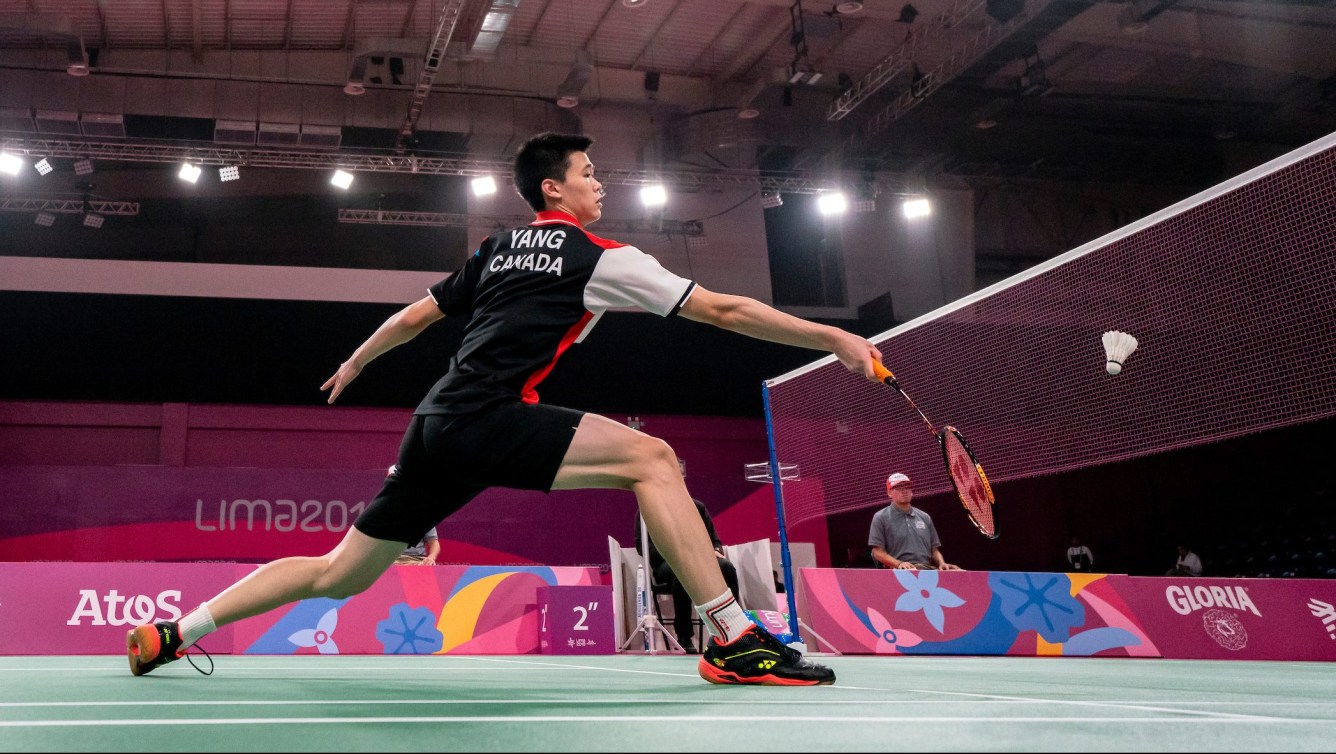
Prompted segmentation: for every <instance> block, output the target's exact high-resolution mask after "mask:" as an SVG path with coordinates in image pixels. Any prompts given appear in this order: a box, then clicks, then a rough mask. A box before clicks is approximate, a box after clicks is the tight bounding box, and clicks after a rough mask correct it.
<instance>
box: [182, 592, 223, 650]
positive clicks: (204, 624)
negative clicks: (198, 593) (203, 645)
mask: <svg viewBox="0 0 1336 754" xmlns="http://www.w3.org/2000/svg"><path fill="white" fill-rule="evenodd" d="M176 627H177V630H179V631H180V632H181V649H182V650H184V649H187V648H189V647H190V645H192V644H194V643H195V642H197V641H199V640H200V639H202V638H204V637H205V636H207V635H208V634H211V633H213V632H214V631H216V630H217V626H215V625H213V615H212V614H211V613H209V603H207V602H201V603H200V605H199V607H197V608H195V609H194V610H191V611H190V612H188V613H186V614H185V615H183V616H181V620H179V621H177V624H176Z"/></svg>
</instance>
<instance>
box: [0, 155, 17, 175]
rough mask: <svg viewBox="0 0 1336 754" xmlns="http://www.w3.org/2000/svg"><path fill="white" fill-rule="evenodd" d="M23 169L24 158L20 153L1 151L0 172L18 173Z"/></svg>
mask: <svg viewBox="0 0 1336 754" xmlns="http://www.w3.org/2000/svg"><path fill="white" fill-rule="evenodd" d="M22 169H23V160H21V159H19V157H18V155H13V154H10V153H8V152H0V173H9V174H10V175H18V174H19V171H20V170H22Z"/></svg>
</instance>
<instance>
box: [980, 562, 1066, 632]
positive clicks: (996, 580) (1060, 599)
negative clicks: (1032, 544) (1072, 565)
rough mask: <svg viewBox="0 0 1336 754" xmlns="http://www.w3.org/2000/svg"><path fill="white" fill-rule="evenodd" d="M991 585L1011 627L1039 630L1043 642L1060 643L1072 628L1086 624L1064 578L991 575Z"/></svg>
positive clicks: (1006, 574)
mask: <svg viewBox="0 0 1336 754" xmlns="http://www.w3.org/2000/svg"><path fill="white" fill-rule="evenodd" d="M1036 576H1039V579H1038V581H1036V579H1035V577H1036ZM988 582H989V586H991V587H992V589H993V593H994V594H996V595H997V596H998V598H999V599H1001V601H1002V614H1003V615H1004V616H1006V618H1007V620H1009V621H1011V625H1013V626H1015V627H1016V628H1017V629H1019V630H1021V631H1029V630H1034V631H1038V632H1039V635H1040V636H1042V637H1044V641H1048V642H1052V643H1054V644H1060V643H1062V642H1063V641H1065V640H1066V639H1067V636H1068V634H1070V633H1071V630H1072V628H1074V627H1076V626H1081V625H1084V624H1085V607H1084V606H1083V605H1082V604H1081V603H1080V602H1078V601H1077V600H1076V598H1075V597H1073V596H1072V595H1071V592H1070V591H1069V584H1070V582H1069V581H1068V580H1067V578H1066V577H1065V576H1057V575H1054V574H1050V573H1045V574H1033V573H992V574H989V576H988ZM1055 587H1056V588H1055Z"/></svg>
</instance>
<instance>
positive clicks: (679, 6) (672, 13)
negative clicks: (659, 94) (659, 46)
mask: <svg viewBox="0 0 1336 754" xmlns="http://www.w3.org/2000/svg"><path fill="white" fill-rule="evenodd" d="M685 5H686V0H683V1H682V2H678V3H676V4H675V5H673V8H672V10H670V11H668V15H666V16H664V17H663V20H662V21H660V22H659V25H658V26H656V27H654V31H653V32H651V33H650V35H649V39H648V40H646V42H645V45H644V46H643V47H641V48H640V52H638V53H636V57H635V59H634V60H632V61H631V70H633V71H634V70H636V66H638V65H640V59H641V58H643V57H645V53H646V52H647V51H649V49H650V48H651V47H653V46H654V40H656V39H658V38H659V32H661V31H663V27H665V26H667V25H668V24H670V23H672V20H673V17H674V16H676V15H677V12H678V11H679V10H682V8H683V6H685Z"/></svg>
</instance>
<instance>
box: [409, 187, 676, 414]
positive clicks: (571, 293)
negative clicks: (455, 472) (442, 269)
mask: <svg viewBox="0 0 1336 754" xmlns="http://www.w3.org/2000/svg"><path fill="white" fill-rule="evenodd" d="M695 287H696V284H695V282H693V281H690V280H686V279H684V278H681V277H678V276H677V275H674V274H673V273H671V272H669V271H668V270H665V269H664V268H663V266H661V265H660V264H659V263H658V262H657V261H656V260H655V259H654V258H653V257H651V256H650V255H648V254H646V253H645V252H643V251H641V250H640V249H637V248H635V247H634V246H628V245H626V244H622V243H618V242H616V241H609V240H606V239H603V238H599V237H598V236H595V235H593V234H591V233H589V232H588V231H586V230H585V229H584V228H582V227H580V224H579V223H578V222H577V221H576V219H575V217H574V216H572V215H570V214H568V213H566V212H551V211H545V212H539V213H538V215H537V217H536V218H535V219H534V221H533V222H532V223H529V224H528V225H525V226H521V227H519V228H513V229H511V230H508V231H505V232H502V233H498V234H495V235H492V236H488V237H487V238H486V239H485V240H484V241H483V242H482V244H481V245H479V247H478V250H477V251H476V252H474V253H473V255H472V256H470V257H469V259H468V261H466V262H465V263H464V266H463V267H462V268H460V270H459V271H457V272H456V273H454V274H453V275H451V276H450V277H448V278H446V279H445V280H442V281H441V282H439V283H437V284H436V285H433V286H432V287H431V288H430V289H428V292H429V293H430V294H431V297H432V299H434V300H435V301H436V305H437V306H438V307H440V309H441V311H442V312H444V313H445V315H446V316H449V317H463V316H467V317H468V318H469V321H468V325H467V326H466V327H465V329H464V341H463V343H462V344H461V345H460V347H459V351H458V352H457V353H456V354H455V355H454V356H453V357H452V358H451V359H450V369H449V371H447V372H446V373H445V376H444V377H442V378H441V379H440V380H439V381H438V382H437V383H436V385H435V387H433V388H432V390H431V392H430V393H428V394H427V397H425V398H423V399H422V403H420V404H419V405H418V407H417V410H416V411H415V412H414V413H416V414H462V413H469V412H472V411H477V410H479V409H481V408H485V407H486V406H488V405H490V404H492V403H495V402H498V401H515V400H518V401H523V402H525V403H537V402H538V392H537V390H536V388H537V387H538V383H539V382H542V380H543V378H545V377H547V375H548V373H549V372H551V371H552V367H553V366H555V365H556V363H557V359H558V358H560V357H561V354H562V353H564V352H565V351H566V349H568V348H570V346H571V345H572V344H575V343H579V342H580V341H581V340H583V339H584V337H585V336H586V335H587V334H588V333H589V331H590V330H591V329H592V328H593V327H594V325H595V324H596V323H597V322H598V319H599V317H601V316H602V315H603V313H604V312H605V311H607V310H608V309H610V308H623V307H635V308H639V309H643V310H645V311H648V312H653V313H655V314H658V315H660V316H664V317H667V316H671V315H674V314H676V313H677V311H678V310H679V309H681V308H682V305H683V304H684V303H686V300H687V298H689V297H690V296H691V292H692V291H693V290H695Z"/></svg>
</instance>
